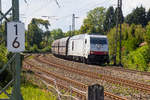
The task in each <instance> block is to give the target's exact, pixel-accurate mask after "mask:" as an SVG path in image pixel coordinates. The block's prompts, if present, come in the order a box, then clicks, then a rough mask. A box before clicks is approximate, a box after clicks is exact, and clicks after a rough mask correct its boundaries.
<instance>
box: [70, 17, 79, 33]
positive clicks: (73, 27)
mask: <svg viewBox="0 0 150 100" xmlns="http://www.w3.org/2000/svg"><path fill="white" fill-rule="evenodd" d="M76 18H79V17H75V14H73V15H72V35H74V34H75V19H76Z"/></svg>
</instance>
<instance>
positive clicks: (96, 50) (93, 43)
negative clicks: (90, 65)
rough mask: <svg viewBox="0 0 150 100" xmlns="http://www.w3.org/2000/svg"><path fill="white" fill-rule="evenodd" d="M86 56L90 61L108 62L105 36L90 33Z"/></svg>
mask: <svg viewBox="0 0 150 100" xmlns="http://www.w3.org/2000/svg"><path fill="white" fill-rule="evenodd" d="M88 58H89V60H90V61H92V62H100V63H105V62H107V63H109V55H108V40H107V36H103V35H90V54H89V56H88Z"/></svg>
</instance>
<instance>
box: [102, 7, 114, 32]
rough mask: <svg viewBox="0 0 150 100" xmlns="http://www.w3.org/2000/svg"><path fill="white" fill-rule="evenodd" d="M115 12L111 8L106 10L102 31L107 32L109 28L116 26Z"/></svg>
mask: <svg viewBox="0 0 150 100" xmlns="http://www.w3.org/2000/svg"><path fill="white" fill-rule="evenodd" d="M115 16H116V15H115V11H114V8H113V7H112V6H111V7H109V8H108V10H107V12H106V19H105V20H104V31H105V32H107V31H109V30H110V29H111V28H113V27H114V26H115V24H116V21H115Z"/></svg>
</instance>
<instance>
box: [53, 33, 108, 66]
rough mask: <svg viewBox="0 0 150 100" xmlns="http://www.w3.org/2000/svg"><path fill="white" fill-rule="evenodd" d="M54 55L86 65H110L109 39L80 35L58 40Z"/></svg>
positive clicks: (54, 44)
mask: <svg viewBox="0 0 150 100" xmlns="http://www.w3.org/2000/svg"><path fill="white" fill-rule="evenodd" d="M51 52H52V54H53V55H55V56H58V57H62V58H66V59H69V60H75V61H81V62H84V63H88V64H90V63H100V64H102V63H109V48H108V39H107V36H105V35H94V34H80V35H75V36H70V37H65V38H61V39H57V40H55V41H54V42H53V43H52V48H51Z"/></svg>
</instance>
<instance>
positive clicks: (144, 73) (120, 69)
mask: <svg viewBox="0 0 150 100" xmlns="http://www.w3.org/2000/svg"><path fill="white" fill-rule="evenodd" d="M24 55H25V54H24ZM26 55H27V57H28V56H30V55H32V54H26ZM37 55H39V56H41V55H43V54H37ZM104 68H105V69H112V70H118V71H123V72H129V73H134V74H136V73H139V74H140V75H146V76H150V72H143V71H137V70H132V69H125V68H122V67H116V66H111V67H109V66H107V67H104ZM98 69H99V68H98Z"/></svg>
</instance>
